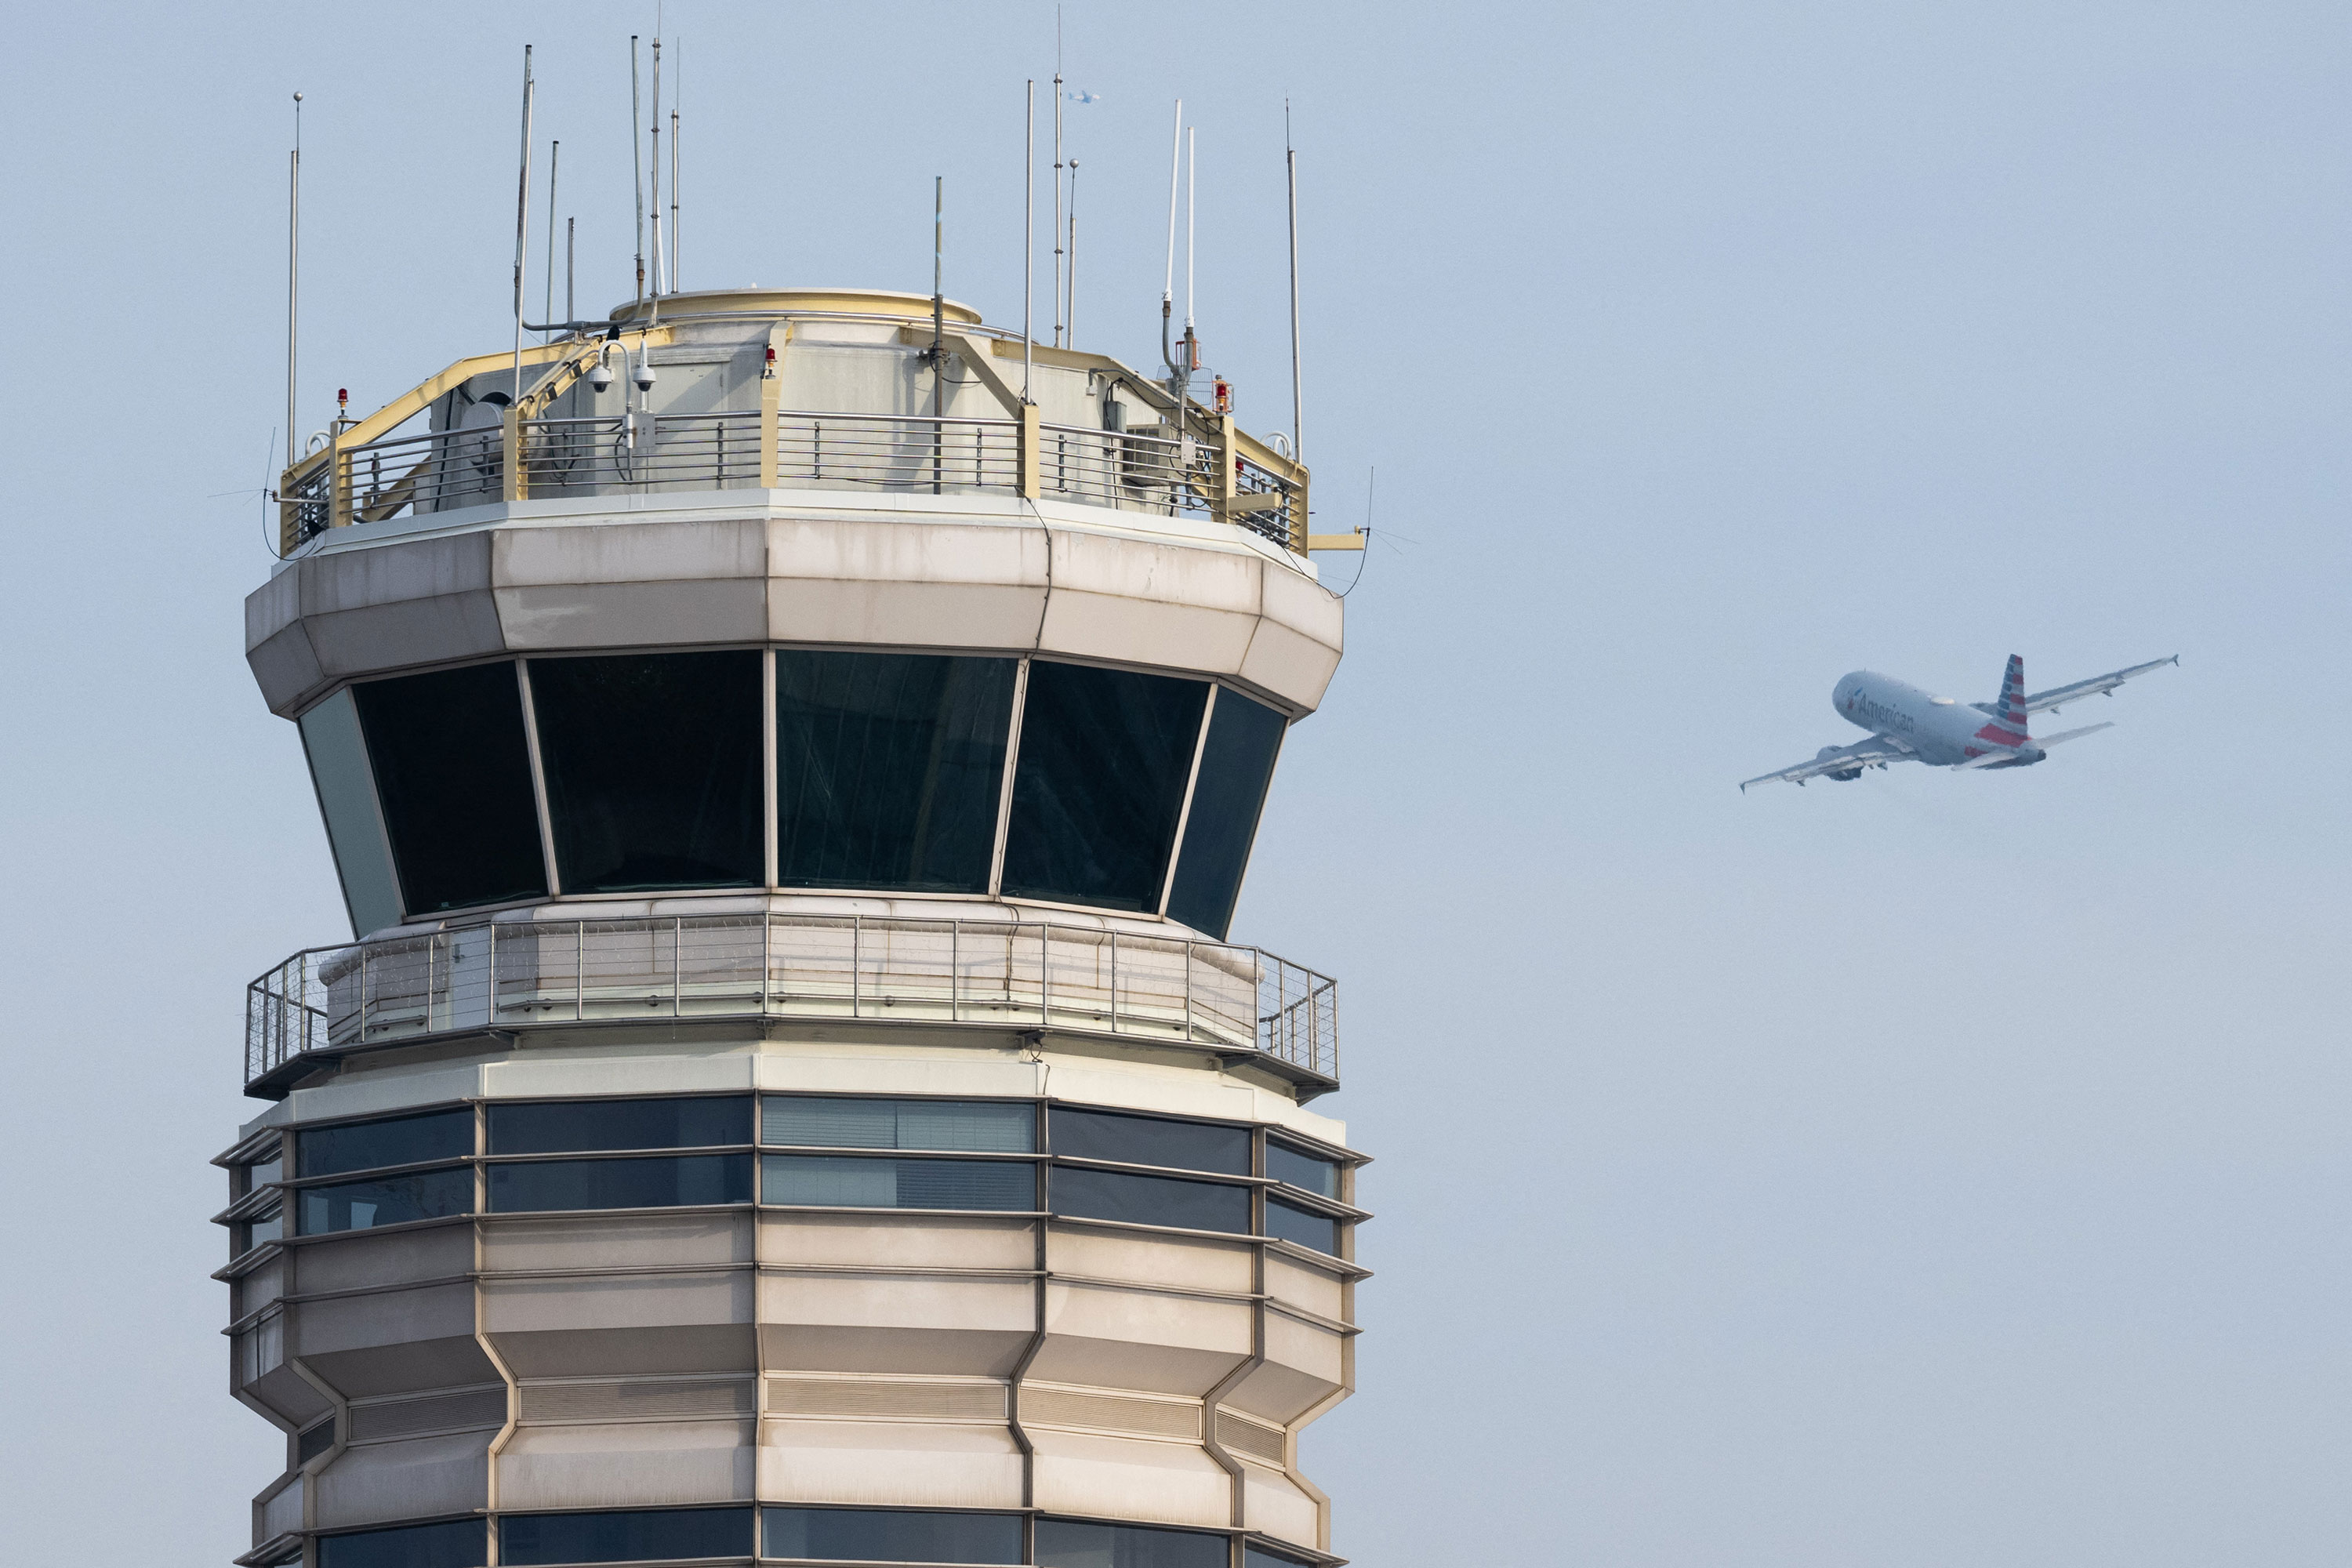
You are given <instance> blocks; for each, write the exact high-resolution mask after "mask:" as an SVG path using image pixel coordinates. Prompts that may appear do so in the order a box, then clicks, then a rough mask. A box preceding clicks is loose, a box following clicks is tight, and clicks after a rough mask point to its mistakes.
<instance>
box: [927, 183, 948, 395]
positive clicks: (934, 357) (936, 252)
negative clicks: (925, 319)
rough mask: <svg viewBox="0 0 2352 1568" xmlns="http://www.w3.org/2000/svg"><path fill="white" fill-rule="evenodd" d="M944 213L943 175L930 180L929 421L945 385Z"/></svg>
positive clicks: (945, 205) (945, 217)
mask: <svg viewBox="0 0 2352 1568" xmlns="http://www.w3.org/2000/svg"><path fill="white" fill-rule="evenodd" d="M947 210H948V181H947V176H946V175H945V174H933V175H932V176H931V417H932V418H934V419H936V418H938V417H939V416H940V412H941V410H940V395H941V394H940V389H941V388H942V387H943V386H945V385H946V384H947V361H946V359H945V357H944V356H945V355H946V353H947V335H948V333H947V295H946V294H945V293H944V292H942V284H943V280H944V279H946V277H947V271H946V265H947V263H946V258H947Z"/></svg>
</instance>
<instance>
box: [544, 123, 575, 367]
mask: <svg viewBox="0 0 2352 1568" xmlns="http://www.w3.org/2000/svg"><path fill="white" fill-rule="evenodd" d="M562 159H563V143H562V142H549V143H548V147H547V297H546V299H544V300H541V303H540V308H539V319H540V320H541V321H545V322H548V323H549V324H550V325H552V324H553V323H554V321H555V176H556V174H557V173H558V171H559V170H560V169H561V168H562ZM563 319H564V320H565V321H570V320H571V319H572V309H571V307H570V305H568V304H567V305H566V306H565V307H564V310H563ZM546 335H547V334H546V333H545V332H541V334H540V336H541V337H542V338H543V337H545V336H546Z"/></svg>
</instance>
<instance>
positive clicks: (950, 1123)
mask: <svg viewBox="0 0 2352 1568" xmlns="http://www.w3.org/2000/svg"><path fill="white" fill-rule="evenodd" d="M760 1142H762V1143H785V1144H793V1143H797V1144H803V1145H808V1146H812V1147H815V1148H820V1149H971V1150H976V1151H978V1152H982V1153H987V1154H1029V1153H1034V1152H1036V1148H1037V1112H1036V1108H1035V1107H1034V1106H1031V1105H1024V1104H1022V1103H1021V1102H1020V1101H1018V1100H846V1099H844V1100H835V1099H830V1098H825V1097H821V1096H816V1095H797V1094H772V1095H768V1096H767V1097H765V1098H764V1099H762V1100H761V1101H760Z"/></svg>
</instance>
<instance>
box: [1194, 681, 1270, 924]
mask: <svg viewBox="0 0 2352 1568" xmlns="http://www.w3.org/2000/svg"><path fill="white" fill-rule="evenodd" d="M1284 722H1285V721H1284V719H1283V717H1282V715H1281V714H1279V713H1277V712H1276V711H1275V710H1273V709H1271V708H1268V707H1267V706H1266V705H1265V703H1263V702H1253V701H1251V700H1249V699H1248V698H1246V697H1244V696H1243V695H1242V694H1241V693H1240V692H1238V691H1232V690H1220V691H1219V692H1218V693H1217V702H1216V706H1215V707H1213V708H1212V709H1210V710H1209V738H1208V739H1207V740H1206V741H1204V742H1202V745H1201V773H1200V777H1199V779H1198V780H1197V781H1196V782H1195V783H1194V784H1193V785H1192V815H1191V816H1187V817H1186V818H1185V819H1184V847H1183V850H1182V851H1181V853H1180V854H1179V855H1178V856H1177V857H1176V881H1175V885H1174V886H1173V887H1171V889H1169V893H1168V918H1169V919H1171V920H1174V921H1183V922H1184V924H1186V925H1188V926H1191V927H1192V929H1193V930H1194V931H1206V932H1208V933H1209V934H1210V935H1211V936H1213V937H1215V938H1216V939H1217V940H1218V941H1220V942H1223V940H1224V937H1225V931H1226V929H1227V928H1228V927H1230V926H1231V925H1232V924H1233V923H1234V900H1235V899H1238V898H1239V897H1241V891H1242V872H1243V870H1244V868H1247V867H1248V865H1249V854H1250V843H1251V841H1252V840H1253V839H1255V838H1256V837H1257V819H1258V813H1259V812H1260V811H1261V810H1263V809H1264V808H1265V786H1266V785H1267V784H1269V783H1270V782H1272V780H1273V778H1274V754H1275V753H1276V752H1278V751H1280V750H1281V749H1282V731H1283V725H1284Z"/></svg>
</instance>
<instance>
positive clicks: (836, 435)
mask: <svg viewBox="0 0 2352 1568" xmlns="http://www.w3.org/2000/svg"><path fill="white" fill-rule="evenodd" d="M1160 428H1164V426H1162V427H1160ZM1036 430H1037V434H1036V444H1037V449H1036V451H1035V453H1034V459H1033V460H1034V463H1035V465H1036V473H1035V484H1034V493H1035V494H1036V495H1037V496H1038V497H1039V498H1040V499H1045V500H1064V501H1071V502H1076V503H1078V504H1081V505H1089V506H1103V507H1112V508H1117V509H1118V510H1129V511H1145V512H1152V513H1157V514H1159V515H1160V516H1163V517H1166V516H1177V515H1189V516H1199V517H1213V516H1216V515H1217V514H1218V512H1219V509H1220V508H1221V507H1225V506H1231V507H1233V511H1232V521H1234V524H1235V525H1236V526H1239V527H1243V528H1246V529H1249V530H1250V531H1253V532H1255V533H1257V534H1259V535H1261V536H1263V537H1265V538H1266V539H1269V540H1272V541H1273V542H1276V543H1277V544H1281V545H1283V546H1285V547H1286V548H1289V549H1294V550H1295V549H1301V548H1303V547H1304V546H1303V540H1304V538H1305V510H1304V508H1305V500H1304V495H1305V492H1304V489H1303V488H1302V487H1301V486H1300V485H1299V484H1298V483H1297V482H1296V481H1294V480H1292V479H1286V478H1284V477H1283V476H1281V475H1278V474H1276V473H1275V472H1274V471H1273V470H1271V469H1269V468H1265V466H1264V465H1263V464H1260V463H1258V462H1255V461H1253V460H1252V459H1251V458H1249V457H1248V456H1247V455H1245V454H1244V453H1241V452H1234V453H1228V452H1227V451H1226V450H1225V448H1224V447H1223V445H1222V444H1220V442H1218V441H1215V440H1207V439H1202V438H1201V437H1198V436H1184V437H1171V436H1159V435H1153V434H1150V433H1149V432H1132V431H1119V430H1092V429H1087V428H1086V427H1084V426H1073V425H1043V424H1041V425H1039V426H1037V427H1036ZM520 437H521V445H522V451H523V455H522V459H521V470H520V483H519V485H518V486H516V487H515V489H516V490H517V492H518V493H520V494H521V495H523V496H526V497H547V496H589V495H619V494H625V493H630V492H633V491H643V490H697V489H745V488H751V487H753V486H757V485H759V484H761V479H762V475H763V474H765V473H769V472H772V473H773V475H774V481H775V483H777V484H779V485H791V486H795V487H799V486H808V487H814V488H817V489H868V490H886V491H887V490H895V491H902V492H914V493H930V494H970V493H975V492H992V493H996V494H1002V495H1019V494H1023V493H1024V483H1023V475H1024V454H1023V449H1022V443H1023V432H1022V425H1021V422H1020V421H1018V420H1014V419H967V418H931V417H928V416H917V415H908V416H887V415H867V414H828V413H817V412H812V411H808V410H790V411H785V412H781V413H779V414H777V415H776V416H775V418H774V420H773V421H772V422H769V421H767V420H766V419H764V418H763V416H761V414H760V413H758V412H756V411H745V412H725V413H710V414H647V413H633V414H622V415H611V416H595V417H589V418H563V419H539V418H533V419H523V420H521V421H520ZM1235 445H1236V446H1238V445H1240V442H1239V441H1238V440H1237V441H1236V442H1235ZM770 464H772V465H773V467H772V469H771V468H769V465H770ZM1228 464H1230V465H1231V467H1232V470H1233V472H1232V478H1231V483H1230V485H1227V484H1226V483H1225V482H1224V481H1225V479H1226V476H1225V474H1224V471H1223V470H1224V468H1225V466H1226V465H1228ZM508 491H509V486H508V484H507V453H506V438H505V431H504V428H503V427H502V426H499V425H477V426H467V427H465V428H462V429H456V430H442V431H434V432H430V433H426V434H421V435H408V436H390V437H384V438H383V439H382V440H377V441H370V442H366V443H364V444H360V445H354V446H351V447H337V448H336V449H335V450H334V451H333V452H332V453H331V454H330V460H329V461H327V462H325V463H323V464H321V465H320V467H318V468H315V469H313V470H311V471H310V473H309V474H307V475H305V476H304V478H303V479H301V481H300V482H299V487H298V488H297V489H294V490H290V491H289V492H288V494H287V495H286V496H285V497H284V498H283V499H284V500H285V501H286V503H287V504H288V506H289V508H291V509H292V510H293V514H294V515H293V518H292V537H293V538H294V539H295V540H296V542H302V541H306V540H309V539H310V538H312V537H313V536H315V535H317V534H319V533H321V532H323V531H326V530H327V529H328V528H330V527H332V526H336V525H338V524H339V523H341V522H382V521H387V520H389V519H392V518H394V517H398V516H400V515H401V514H403V513H404V512H415V513H419V514H422V513H426V512H435V511H446V510H452V509H454V508H457V507H465V506H479V505H483V504H485V503H488V502H492V501H497V500H502V499H504V498H505V496H506V495H507V494H508ZM1269 495H1270V496H1274V497H1276V498H1277V504H1276V505H1274V506H1272V507H1264V506H1261V507H1256V508H1251V507H1248V506H1246V505H1244V504H1237V503H1245V502H1246V501H1247V500H1249V498H1251V497H1264V496H1269Z"/></svg>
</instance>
